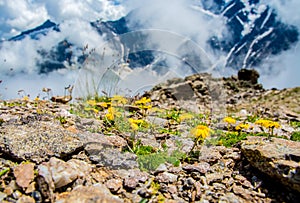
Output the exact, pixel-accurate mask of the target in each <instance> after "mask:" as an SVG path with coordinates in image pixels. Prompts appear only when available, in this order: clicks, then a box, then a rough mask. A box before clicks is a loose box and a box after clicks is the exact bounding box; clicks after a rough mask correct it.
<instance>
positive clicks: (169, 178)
mask: <svg viewBox="0 0 300 203" xmlns="http://www.w3.org/2000/svg"><path fill="white" fill-rule="evenodd" d="M177 178H178V175H175V174H172V173H168V172H163V173H160V174H158V175H157V176H156V177H155V179H156V180H157V181H158V182H160V183H174V182H176V181H177Z"/></svg>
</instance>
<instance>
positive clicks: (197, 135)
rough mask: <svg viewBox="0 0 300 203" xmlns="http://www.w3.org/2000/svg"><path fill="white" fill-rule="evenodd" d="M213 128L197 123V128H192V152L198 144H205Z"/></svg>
mask: <svg viewBox="0 0 300 203" xmlns="http://www.w3.org/2000/svg"><path fill="white" fill-rule="evenodd" d="M211 131H212V130H211V129H210V128H209V127H207V126H205V125H197V126H196V127H195V128H193V129H192V130H191V134H192V135H193V138H194V145H193V147H192V149H191V152H192V151H193V150H194V148H195V147H196V146H197V145H201V144H203V142H204V140H205V139H206V138H207V137H209V136H210V133H211Z"/></svg>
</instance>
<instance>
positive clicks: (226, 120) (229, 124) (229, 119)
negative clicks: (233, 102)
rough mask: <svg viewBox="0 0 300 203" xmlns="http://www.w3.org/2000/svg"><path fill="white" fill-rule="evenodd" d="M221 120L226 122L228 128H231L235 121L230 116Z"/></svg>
mask: <svg viewBox="0 0 300 203" xmlns="http://www.w3.org/2000/svg"><path fill="white" fill-rule="evenodd" d="M223 121H224V122H226V123H227V129H228V130H230V129H231V128H232V125H233V124H235V123H236V120H235V119H234V118H232V117H225V118H224V119H223Z"/></svg>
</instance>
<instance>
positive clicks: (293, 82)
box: [0, 0, 300, 98]
mask: <svg viewBox="0 0 300 203" xmlns="http://www.w3.org/2000/svg"><path fill="white" fill-rule="evenodd" d="M263 1H264V2H265V3H267V4H270V5H271V6H272V7H273V8H275V9H276V10H277V12H278V15H279V16H278V17H279V18H280V19H281V20H282V21H283V22H286V23H289V24H293V25H295V26H297V27H298V29H299V30H300V15H299V14H298V8H300V1H299V0H290V1H289V2H286V1H283V0H271V1H266V0H263ZM119 2H121V4H115V3H113V1H111V0H59V1H55V0H18V3H17V4H16V1H11V0H0V39H1V38H9V37H12V36H14V35H16V34H18V33H20V32H21V31H24V30H28V29H31V28H34V27H36V26H38V25H40V24H42V23H43V22H44V21H45V20H46V19H51V20H52V21H54V22H56V23H59V24H60V30H61V32H55V31H52V32H50V33H49V34H48V35H47V36H42V37H41V39H40V40H39V41H36V40H31V39H29V38H26V39H24V40H22V41H18V42H4V43H2V44H1V49H0V80H3V83H1V84H0V94H2V97H3V95H4V97H7V98H9V97H11V96H13V95H14V97H15V95H16V92H17V91H18V90H19V89H24V88H25V87H26V89H28V93H29V89H30V94H31V95H34V96H35V95H37V94H38V93H40V90H41V88H42V87H44V86H48V87H50V88H52V89H55V90H56V92H59V91H61V89H63V88H62V87H64V86H67V85H69V84H70V83H72V82H73V83H74V80H75V78H76V76H75V75H76V74H77V72H76V71H70V72H68V71H66V72H59V71H58V72H53V73H51V74H49V75H48V76H40V75H38V73H37V67H36V60H37V59H39V60H42V58H41V56H40V55H39V54H38V53H37V50H40V49H44V50H48V51H49V50H50V49H51V48H53V46H55V45H56V44H57V43H58V42H60V41H62V40H64V39H67V40H68V41H69V42H71V43H73V44H75V45H76V46H77V47H83V46H85V45H86V44H88V45H89V49H92V48H97V47H98V48H100V47H101V46H102V45H103V44H104V41H103V38H102V37H100V36H99V35H98V34H97V33H96V31H95V30H93V28H92V27H91V26H90V24H89V22H91V21H95V20H97V19H103V20H115V19H118V18H120V17H121V16H124V15H125V14H126V13H128V12H129V11H131V10H132V9H136V8H139V9H140V10H137V12H135V13H134V14H133V16H131V17H132V18H131V19H130V22H131V23H136V22H139V23H142V25H143V26H144V28H145V29H158V30H162V31H163V32H162V33H164V32H168V31H169V32H170V33H171V32H173V33H176V34H178V35H180V36H183V37H182V39H183V41H184V39H192V40H193V41H195V42H196V44H198V45H199V47H200V48H202V49H203V50H205V51H206V52H207V54H208V55H209V56H210V58H211V59H212V61H213V62H216V61H218V60H219V64H221V62H222V61H221V60H220V59H221V58H223V56H221V55H218V56H217V55H214V54H212V52H210V50H209V47H207V44H206V41H207V39H208V37H210V36H211V35H212V34H214V35H218V36H222V35H225V36H226V35H227V34H226V30H225V26H224V19H221V18H218V17H217V16H216V15H208V14H207V13H204V12H201V9H199V10H195V9H194V8H192V7H191V5H192V4H193V3H195V1H194V0H176V1H175V0H163V1H162V0H147V1H141V0H122V1H119ZM152 37H154V38H155V37H156V36H155V35H152ZM154 38H153V39H154ZM155 39H156V40H155V43H156V45H157V46H160V45H162V44H163V43H164V42H160V41H159V40H162V39H164V38H161V39H158V38H155ZM171 42H172V43H181V42H182V41H178V42H174V40H173V41H172V40H171ZM160 43H161V44H160ZM172 46H174V44H172ZM298 47H299V43H298V44H297V45H296V46H295V47H293V48H292V49H291V50H289V51H287V52H284V53H283V54H281V55H280V56H275V57H272V58H270V59H268V60H269V63H266V64H264V65H263V66H262V67H261V69H260V72H261V73H262V78H261V81H262V82H263V84H264V85H265V86H266V87H279V88H283V87H292V86H300V80H299V79H298V78H299V71H298V64H300V50H299V48H298ZM168 50H171V48H170V49H168ZM73 51H76V50H73ZM74 54H75V57H74V58H73V61H76V54H77V55H78V54H80V53H75V52H74ZM169 54H170V56H172V54H174V55H176V54H177V53H169ZM169 62H170V64H169V65H170V66H169V67H172V66H175V65H173V63H172V60H169ZM270 64H271V65H272V68H273V75H272V72H271V73H270V72H267V71H266V70H267V69H268V68H269V67H270ZM218 66H221V65H218ZM11 68H12V69H13V70H11ZM171 71H173V72H178V71H177V70H175V69H173V70H171ZM223 71H224V70H223ZM226 71H228V70H226ZM226 71H225V73H224V74H226ZM140 72H141V74H139V72H136V73H134V74H132V77H133V76H134V77H139V78H138V79H137V80H133V79H132V77H128V78H130V81H135V82H136V81H142V80H143V78H144V77H145V74H144V73H147V72H142V71H140ZM274 72H276V74H278V76H276V75H275V74H274ZM142 73H143V74H142ZM230 73H232V72H230ZM222 74H223V73H222ZM146 75H147V74H146ZM270 75H271V77H270ZM270 78H272V79H270ZM150 79H151V82H149V81H147V83H152V81H156V80H160V79H161V78H159V77H158V78H157V79H156V76H155V77H153V78H149V80H150ZM125 82H126V81H124V84H125ZM6 87H7V88H8V89H7V90H6V89H5V88H6ZM60 93H61V92H60Z"/></svg>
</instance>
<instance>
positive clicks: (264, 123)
mask: <svg viewBox="0 0 300 203" xmlns="http://www.w3.org/2000/svg"><path fill="white" fill-rule="evenodd" d="M255 124H257V125H260V126H262V127H265V128H267V129H269V132H271V134H269V138H270V136H273V134H274V128H280V127H281V126H280V124H279V123H277V122H275V121H270V120H267V119H259V120H257V121H255Z"/></svg>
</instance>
